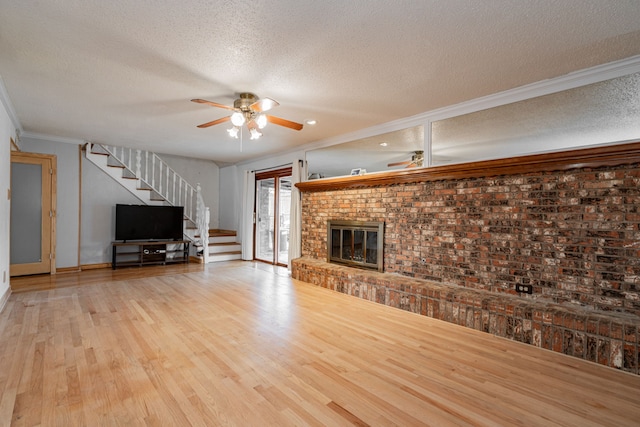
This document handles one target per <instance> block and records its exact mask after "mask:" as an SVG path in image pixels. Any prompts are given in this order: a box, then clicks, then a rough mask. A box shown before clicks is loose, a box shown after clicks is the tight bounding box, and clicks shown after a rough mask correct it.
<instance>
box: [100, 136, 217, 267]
mask: <svg viewBox="0 0 640 427" xmlns="http://www.w3.org/2000/svg"><path fill="white" fill-rule="evenodd" d="M100 145H101V146H102V147H103V148H104V149H105V150H106V151H107V152H108V153H109V154H110V155H111V156H112V157H113V158H114V159H116V160H117V161H118V162H120V163H121V164H122V166H124V167H125V168H127V169H128V170H129V171H130V172H132V173H133V174H134V175H135V177H136V178H137V179H139V180H140V181H141V184H142V185H143V186H146V188H149V189H150V190H151V191H154V192H155V193H157V194H158V195H159V196H160V197H162V198H163V199H164V200H165V201H166V202H167V203H169V204H170V205H173V206H183V207H184V215H185V218H186V219H188V220H189V221H191V222H192V223H193V224H195V226H196V228H197V232H198V234H199V235H200V239H201V240H202V244H203V246H204V251H203V254H204V257H205V262H206V258H207V255H208V250H207V248H208V240H209V208H208V207H206V206H205V203H204V199H203V197H202V191H201V188H200V185H199V184H198V186H197V188H195V187H193V186H192V185H191V184H189V183H188V182H187V181H185V180H184V178H182V177H181V176H180V175H178V173H177V172H176V171H174V170H173V169H171V168H170V167H169V165H168V164H167V163H166V162H165V161H164V160H162V159H161V158H160V157H159V156H158V155H157V154H155V153H152V152H150V151H146V150H136V149H133V148H125V147H116V146H113V145H105V144H100ZM185 234H186V233H185ZM205 243H206V244H205Z"/></svg>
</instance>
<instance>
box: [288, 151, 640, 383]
mask: <svg viewBox="0 0 640 427" xmlns="http://www.w3.org/2000/svg"><path fill="white" fill-rule="evenodd" d="M298 187H299V188H300V190H301V191H302V193H303V203H302V222H303V229H302V255H303V256H302V257H301V258H299V259H297V260H294V262H293V265H292V276H293V277H294V278H296V279H300V280H303V281H305V282H309V283H312V284H315V285H319V286H323V287H327V288H330V289H334V290H336V291H339V292H344V293H348V294H351V295H354V296H357V297H360V298H366V299H369V300H371V301H375V302H378V303H382V304H386V305H389V306H392V307H397V308H401V309H404V310H408V311H412V312H416V313H420V314H423V315H426V316H430V317H434V318H438V319H442V320H445V321H448V322H453V323H457V324H460V325H463V326H467V327H471V328H474V329H479V330H482V331H485V332H488V333H492V334H495V335H499V336H503V337H506V338H509V339H514V340H517V341H521V342H524V343H527V344H531V345H535V346H538V347H543V348H547V349H550V350H553V351H558V352H562V353H565V354H568V355H571V356H574V357H579V358H582V359H586V360H590V361H593V362H596V363H601V364H604V365H608V366H611V367H614V368H617V369H621V370H625V371H628V372H632V373H635V374H638V373H639V369H638V366H639V363H638V357H639V347H638V328H639V327H640V143H633V144H625V145H620V146H608V147H599V148H592V149H585V150H573V151H568V152H564V153H551V154H545V155H537V156H523V157H520V158H516V159H505V160H497V161H488V162H477V163H469V164H464V165H453V166H441V167H435V168H426V169H417V170H404V171H400V172H389V173H383V174H371V175H369V176H367V175H365V176H358V177H346V178H342V179H327V180H317V181H310V182H305V183H301V184H298ZM333 220H342V221H345V220H346V221H361V222H382V221H384V223H385V225H384V245H385V249H384V250H385V253H384V260H383V263H384V268H383V271H381V272H380V271H365V270H361V269H356V268H352V267H347V266H344V265H336V264H329V263H328V262H327V261H326V260H327V253H328V250H329V247H328V236H327V225H328V222H329V221H333ZM519 285H530V286H531V287H532V288H533V293H532V294H531V295H529V294H526V293H518V292H517V291H516V289H519V288H520V287H519Z"/></svg>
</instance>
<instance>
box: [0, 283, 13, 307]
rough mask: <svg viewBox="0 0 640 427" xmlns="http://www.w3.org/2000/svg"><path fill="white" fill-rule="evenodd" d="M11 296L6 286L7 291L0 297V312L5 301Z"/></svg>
mask: <svg viewBox="0 0 640 427" xmlns="http://www.w3.org/2000/svg"><path fill="white" fill-rule="evenodd" d="M10 296H11V288H7V291H6V292H5V293H4V295H2V297H0V313H2V312H3V311H4V308H5V307H6V306H7V302H8V301H9V297H10Z"/></svg>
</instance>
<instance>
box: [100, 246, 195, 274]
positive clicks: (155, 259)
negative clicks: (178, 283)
mask: <svg viewBox="0 0 640 427" xmlns="http://www.w3.org/2000/svg"><path fill="white" fill-rule="evenodd" d="M179 262H183V263H189V241H188V240H162V241H159V240H149V241H138V242H112V243H111V268H112V269H114V270H115V269H116V268H118V267H126V266H137V267H141V266H143V265H154V264H155V265H157V264H163V265H164V264H172V263H179Z"/></svg>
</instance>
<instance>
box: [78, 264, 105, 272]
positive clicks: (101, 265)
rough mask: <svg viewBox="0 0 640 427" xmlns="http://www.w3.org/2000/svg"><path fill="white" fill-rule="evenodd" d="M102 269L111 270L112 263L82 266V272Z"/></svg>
mask: <svg viewBox="0 0 640 427" xmlns="http://www.w3.org/2000/svg"><path fill="white" fill-rule="evenodd" d="M101 268H111V263H110V262H103V263H100V264H83V265H81V266H80V270H82V271H85V270H99V269H101Z"/></svg>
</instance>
